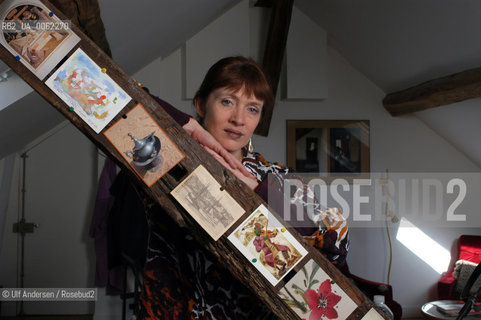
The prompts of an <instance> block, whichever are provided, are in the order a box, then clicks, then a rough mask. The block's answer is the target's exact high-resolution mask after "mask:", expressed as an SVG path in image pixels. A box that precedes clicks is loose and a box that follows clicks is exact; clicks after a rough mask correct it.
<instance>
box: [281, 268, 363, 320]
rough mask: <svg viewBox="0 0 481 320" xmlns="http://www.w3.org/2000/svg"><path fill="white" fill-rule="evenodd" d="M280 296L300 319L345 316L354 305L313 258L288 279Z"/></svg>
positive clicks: (316, 319)
mask: <svg viewBox="0 0 481 320" xmlns="http://www.w3.org/2000/svg"><path fill="white" fill-rule="evenodd" d="M279 297H280V298H281V299H282V301H284V302H285V303H286V304H287V305H288V306H289V307H290V308H291V309H292V310H294V312H296V313H297V315H298V316H299V317H300V318H301V319H315V320H318V319H321V318H323V319H324V318H327V319H346V318H347V317H348V316H349V315H350V314H351V313H352V312H353V311H354V310H355V309H356V308H357V305H356V303H355V302H354V301H353V300H352V299H351V298H350V297H349V296H348V295H347V294H346V293H345V292H344V291H343V290H342V289H341V288H340V287H339V286H338V285H337V284H336V283H334V281H333V280H332V279H331V278H330V277H329V276H328V275H327V273H325V272H324V270H322V269H321V268H320V267H319V265H318V264H317V263H316V262H315V261H314V260H309V262H307V263H306V264H305V265H304V267H302V269H301V270H300V271H299V272H298V273H296V275H295V276H294V277H292V279H291V280H289V282H287V284H286V285H285V286H284V287H283V288H282V289H281V290H280V291H279Z"/></svg>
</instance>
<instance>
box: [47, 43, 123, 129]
mask: <svg viewBox="0 0 481 320" xmlns="http://www.w3.org/2000/svg"><path fill="white" fill-rule="evenodd" d="M46 85H47V86H48V87H49V88H50V89H52V91H53V92H55V94H56V95H57V96H59V97H60V98H61V99H62V100H63V101H64V102H65V104H66V105H67V106H69V107H72V108H73V111H74V112H75V113H76V114H77V115H78V116H79V117H80V118H82V120H84V121H85V123H87V124H88V125H89V126H90V127H91V128H92V129H93V130H94V131H95V133H99V132H100V131H102V129H103V128H104V127H105V126H107V125H108V124H109V122H110V120H112V119H113V118H114V117H115V116H116V115H117V113H119V112H120V111H121V110H122V109H123V108H124V107H125V106H126V105H127V104H128V103H129V102H130V100H131V98H130V96H129V95H128V94H127V93H126V92H125V91H124V90H123V89H122V88H121V87H120V86H119V85H118V84H117V83H116V82H115V81H114V80H112V78H110V77H109V76H108V75H107V74H106V73H104V72H102V68H100V67H99V66H98V65H97V64H96V63H95V62H94V61H93V60H92V59H91V58H90V57H89V56H88V55H87V54H86V53H85V52H84V51H83V50H82V49H80V48H78V49H77V50H76V51H75V52H74V53H73V54H72V55H71V56H70V57H69V58H68V59H67V61H65V62H64V64H62V66H60V67H59V68H58V69H57V70H56V71H55V72H54V73H53V74H52V76H50V78H48V80H47V81H46Z"/></svg>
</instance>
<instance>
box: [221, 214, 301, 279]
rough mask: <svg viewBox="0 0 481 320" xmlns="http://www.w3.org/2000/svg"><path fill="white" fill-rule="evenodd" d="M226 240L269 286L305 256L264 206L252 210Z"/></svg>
mask: <svg viewBox="0 0 481 320" xmlns="http://www.w3.org/2000/svg"><path fill="white" fill-rule="evenodd" d="M228 239H229V240H230V241H231V242H232V243H233V244H234V245H235V246H236V247H237V249H239V251H240V252H241V253H242V254H243V255H244V256H245V257H246V258H247V259H248V260H249V261H251V262H252V263H253V264H254V266H255V267H256V268H257V269H258V270H259V271H260V272H261V273H262V275H263V276H264V277H265V278H266V279H267V280H268V281H269V282H270V283H271V284H272V285H273V286H275V285H276V284H277V283H278V282H279V281H280V280H281V279H282V278H283V277H284V276H285V275H286V274H287V273H289V271H290V270H292V269H293V268H294V267H295V266H296V265H297V263H299V261H301V260H302V258H303V257H304V256H305V255H306V254H307V250H306V249H305V248H304V247H303V246H302V245H301V244H300V243H299V242H298V241H297V240H296V238H294V237H293V236H292V234H291V233H290V232H289V231H287V230H286V228H285V227H284V226H283V225H282V224H281V223H280V222H279V220H277V219H276V217H275V216H274V215H273V214H272V213H271V212H269V210H268V209H267V208H266V207H265V206H264V205H260V206H259V207H258V208H257V209H256V210H254V212H253V213H252V214H251V215H250V216H249V217H248V218H247V219H246V220H245V221H244V222H243V223H241V224H240V225H239V227H237V228H236V229H235V230H234V232H232V233H231V234H230V235H229V237H228Z"/></svg>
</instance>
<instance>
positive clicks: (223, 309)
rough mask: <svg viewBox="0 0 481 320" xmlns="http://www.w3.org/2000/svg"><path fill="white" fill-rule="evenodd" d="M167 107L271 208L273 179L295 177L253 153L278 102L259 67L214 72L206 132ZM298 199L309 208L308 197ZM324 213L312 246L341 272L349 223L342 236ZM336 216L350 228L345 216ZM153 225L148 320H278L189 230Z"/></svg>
mask: <svg viewBox="0 0 481 320" xmlns="http://www.w3.org/2000/svg"><path fill="white" fill-rule="evenodd" d="M159 102H160V103H161V105H163V107H164V108H165V109H166V111H167V112H169V113H170V114H171V115H172V116H173V117H174V119H176V120H177V122H178V123H179V124H181V125H182V126H183V127H184V129H186V130H187V132H189V133H190V134H191V135H192V136H193V137H194V138H196V139H197V140H198V141H199V142H200V143H201V144H202V145H203V146H204V148H205V149H206V150H207V151H209V152H210V153H211V154H212V155H213V156H214V157H215V158H216V159H217V160H218V161H219V162H221V163H222V164H223V165H224V166H226V167H227V168H229V169H230V170H232V171H233V172H234V174H235V175H236V176H237V177H238V178H239V179H241V180H242V181H244V182H245V183H246V184H247V185H248V186H249V187H250V188H251V189H253V190H255V191H256V192H257V193H258V194H259V195H260V196H261V197H263V198H264V200H266V201H267V199H266V195H267V177H268V175H269V174H273V176H274V177H275V178H276V180H277V182H278V183H279V189H280V190H282V188H281V186H282V177H283V176H284V175H285V174H287V173H288V170H287V169H286V168H284V167H282V166H280V165H278V164H271V163H268V162H267V161H265V160H264V158H263V157H262V156H261V155H260V154H258V153H255V152H253V150H252V143H251V137H252V135H253V133H254V130H255V128H256V127H257V125H258V123H259V121H260V119H261V115H262V111H263V109H264V107H265V106H267V105H271V104H272V103H273V102H274V97H273V95H272V92H271V90H270V87H269V84H268V82H267V79H266V77H265V75H264V73H263V72H262V70H261V69H260V67H259V66H258V65H257V64H256V63H255V62H254V61H253V60H251V59H247V58H244V57H230V58H224V59H222V60H220V61H218V62H217V63H216V64H214V65H213V66H212V67H211V68H210V69H209V71H208V72H207V75H206V77H205V79H204V81H203V82H202V84H201V86H200V89H199V91H198V92H197V94H196V95H195V98H194V104H195V108H196V111H197V114H198V116H199V118H200V119H201V121H200V122H201V123H202V127H201V126H200V125H199V123H198V122H197V121H195V120H194V119H192V118H190V117H188V116H186V115H184V114H181V113H179V112H178V111H177V110H175V109H173V108H172V107H171V106H169V105H167V104H165V103H164V102H162V101H159ZM203 128H205V130H204V129H203ZM205 131H207V132H205ZM246 169H247V172H246ZM295 198H296V199H297V200H296V201H299V202H302V203H303V204H306V203H307V201H306V199H304V198H303V197H295ZM318 210H319V209H318ZM322 213H323V211H321V210H319V215H318V217H319V218H320V226H321V227H320V228H318V229H317V231H315V232H314V233H312V232H311V233H310V234H309V236H310V238H309V239H310V240H311V243H313V244H314V245H318V247H319V249H320V250H321V252H323V253H324V254H325V255H326V256H327V257H328V258H329V259H330V260H331V261H332V262H333V263H337V264H341V263H343V262H344V259H345V256H346V253H347V246H348V237H347V226H346V224H345V223H341V224H337V225H338V228H334V227H332V226H331V224H329V221H328V220H329V219H328V215H327V214H324V215H323V214H322ZM329 213H330V215H336V214H337V216H336V217H337V219H340V220H342V216H341V215H340V214H339V213H338V212H337V211H335V210H330V211H329ZM325 217H326V218H327V219H325ZM148 218H149V224H150V238H149V246H148V252H147V262H146V266H145V275H144V287H143V292H142V312H141V313H142V317H143V318H144V319H271V318H272V319H275V316H274V315H273V314H272V313H271V312H270V311H269V310H267V309H266V308H265V307H264V306H263V304H262V303H260V302H259V301H258V300H257V299H256V298H253V297H252V294H250V293H249V291H248V290H247V289H246V288H245V287H244V286H243V285H242V284H240V283H239V282H238V281H237V280H236V279H235V278H234V277H232V276H231V275H230V274H229V272H228V271H226V270H225V269H224V268H223V267H221V266H220V265H219V264H218V263H217V262H216V259H215V258H214V257H213V256H211V255H210V254H209V252H207V251H206V250H204V249H203V248H201V247H200V246H199V245H198V244H197V242H196V241H195V240H194V239H193V237H192V236H191V235H190V234H189V232H188V231H187V230H184V229H182V228H180V227H178V226H177V225H176V224H175V223H174V222H173V221H172V220H170V219H169V218H168V217H167V215H166V214H162V213H159V212H156V211H151V212H150V214H149V217H148ZM302 231H305V230H302Z"/></svg>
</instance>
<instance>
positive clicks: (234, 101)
mask: <svg viewBox="0 0 481 320" xmlns="http://www.w3.org/2000/svg"><path fill="white" fill-rule="evenodd" d="M263 104H264V102H263V101H261V100H259V99H257V98H256V97H255V96H253V95H252V96H249V95H247V94H246V93H245V89H244V87H242V88H241V89H239V90H237V91H232V90H231V89H226V88H219V89H216V90H214V91H212V92H211V93H210V95H209V96H208V97H207V101H206V102H205V105H201V103H200V102H198V101H196V103H195V107H196V110H197V113H198V114H199V116H200V117H201V118H203V119H204V127H205V129H206V130H207V131H209V133H210V134H212V135H213V136H214V138H216V139H217V141H219V143H220V144H221V145H222V146H223V147H224V148H225V149H226V150H227V151H229V152H230V153H232V154H233V155H235V156H237V157H238V158H239V159H241V158H242V147H244V146H245V145H247V144H248V142H249V139H250V138H251V136H252V134H253V133H254V130H255V128H256V127H257V124H258V123H259V120H260V118H261V112H262V105H263Z"/></svg>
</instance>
